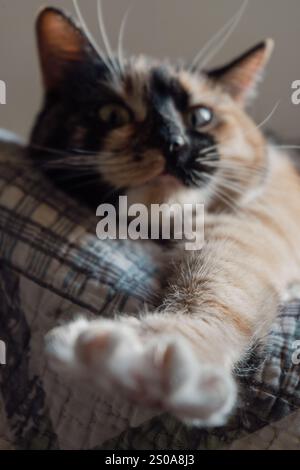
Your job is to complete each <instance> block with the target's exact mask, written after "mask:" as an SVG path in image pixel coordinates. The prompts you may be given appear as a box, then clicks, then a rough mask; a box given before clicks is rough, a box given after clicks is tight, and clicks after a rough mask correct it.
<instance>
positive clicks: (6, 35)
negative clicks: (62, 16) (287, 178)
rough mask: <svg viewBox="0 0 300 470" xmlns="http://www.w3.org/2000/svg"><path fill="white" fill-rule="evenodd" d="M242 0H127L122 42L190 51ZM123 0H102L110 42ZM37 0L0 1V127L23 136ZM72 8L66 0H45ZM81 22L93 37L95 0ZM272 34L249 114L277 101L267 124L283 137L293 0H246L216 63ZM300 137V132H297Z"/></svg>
mask: <svg viewBox="0 0 300 470" xmlns="http://www.w3.org/2000/svg"><path fill="white" fill-rule="evenodd" d="M241 1H242V0H151V1H150V0H133V8H132V11H131V14H130V17H129V21H128V26H127V30H126V35H125V48H126V49H127V50H128V51H130V52H134V53H140V52H144V53H148V54H151V55H154V56H158V57H166V56H169V57H171V58H173V57H185V58H192V57H193V56H194V55H195V54H196V52H197V51H198V50H199V49H200V48H201V46H202V45H203V44H204V43H205V42H206V41H207V40H208V39H209V38H210V37H211V36H212V35H213V34H214V33H215V32H216V31H218V30H219V29H220V27H222V25H223V24H224V23H225V22H226V21H227V20H228V19H229V18H230V17H231V16H232V15H233V14H234V13H235V12H236V10H237V9H238V8H239V7H240V5H241ZM128 3H131V0H103V7H104V14H105V18H106V24H107V29H108V31H109V35H110V37H111V40H112V42H113V44H116V40H117V36H118V30H119V24H120V21H121V19H122V16H123V14H124V12H125V10H126V8H127V5H128ZM45 4H46V2H45V0H0V79H2V80H5V81H6V84H7V104H6V105H0V127H7V128H9V129H11V130H14V131H16V132H18V133H21V134H22V135H27V134H28V131H29V129H30V126H31V123H32V120H33V117H34V114H35V112H36V111H37V109H38V107H39V103H40V99H41V88H40V77H39V71H38V64H37V57H36V47H35V40H34V19H35V16H36V12H37V11H38V10H39V8H40V7H41V6H44V5H45ZM48 4H49V5H55V6H60V7H62V8H64V9H66V10H67V11H69V12H70V13H74V10H73V7H72V2H71V0H62V1H58V0H49V3H48ZM80 4H81V5H82V10H83V12H84V14H85V17H86V21H87V23H88V24H89V25H90V28H91V30H92V31H93V32H94V33H95V36H97V37H99V32H98V29H97V22H96V0H81V1H80ZM266 36H271V37H274V38H275V40H276V43H277V44H276V46H277V47H276V49H275V54H274V57H273V59H272V62H271V64H270V67H269V69H268V74H267V78H266V81H265V83H264V85H263V86H262V87H261V95H260V98H259V99H258V100H257V101H256V102H255V104H254V105H253V114H254V116H255V118H256V119H257V120H258V121H261V120H263V119H264V118H265V117H266V116H267V115H268V114H269V112H270V111H271V110H272V108H273V107H274V105H275V103H276V102H277V101H278V100H281V101H280V107H279V109H278V110H277V112H276V114H275V115H274V117H273V118H272V120H271V122H270V125H272V127H273V128H275V129H276V130H278V131H280V132H281V134H283V135H285V136H286V137H289V138H297V137H298V135H299V134H300V132H299V127H300V105H299V106H298V107H297V106H294V105H292V104H291V83H292V81H294V80H296V79H300V1H299V0H285V1H282V0H249V4H248V7H247V10H246V13H245V15H244V17H243V19H242V21H241V22H240V24H239V26H238V28H237V29H236V31H235V33H234V34H233V35H232V36H231V38H230V40H229V41H228V42H227V43H226V45H225V47H224V48H223V49H222V52H221V53H219V54H218V56H217V57H216V58H215V59H214V61H213V62H212V65H213V64H216V63H222V62H223V61H225V60H227V59H229V58H231V57H232V56H234V55H236V54H238V53H240V52H241V51H243V49H246V48H248V47H249V46H251V45H253V44H254V43H255V42H257V41H259V40H260V39H262V38H264V37H266ZM299 140H300V139H299Z"/></svg>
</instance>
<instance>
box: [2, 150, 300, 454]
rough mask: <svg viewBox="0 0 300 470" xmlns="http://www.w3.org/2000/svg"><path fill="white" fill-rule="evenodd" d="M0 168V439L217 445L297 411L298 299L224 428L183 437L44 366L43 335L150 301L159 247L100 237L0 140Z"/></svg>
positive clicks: (167, 423)
mask: <svg viewBox="0 0 300 470" xmlns="http://www.w3.org/2000/svg"><path fill="white" fill-rule="evenodd" d="M0 167H1V171H0V309H1V316H0V340H2V341H5V343H6V345H7V364H6V365H0V439H2V440H3V441H5V442H9V443H10V444H11V445H14V446H15V447H16V448H26V449H28V448H38V449H58V448H64V449H70V448H74V449H95V448H98V449H166V448H169V449H183V448H188V449H208V448H221V447H224V446H225V445H228V444H229V443H232V442H233V441H234V440H235V439H237V438H241V437H243V436H245V435H247V434H249V433H252V432H254V431H256V430H257V429H259V428H261V427H263V426H264V425H266V424H268V423H270V422H273V421H276V420H278V419H280V418H282V417H284V416H286V415H288V414H290V413H291V412H293V411H295V410H296V409H297V408H299V406H300V385H299V366H298V365H296V364H293V361H292V355H293V353H294V349H293V347H292V346H293V342H294V341H295V340H297V339H300V322H299V321H298V320H299V316H300V303H299V302H298V301H295V302H291V303H289V304H287V305H286V306H284V307H282V309H281V312H280V314H279V316H278V319H277V321H276V323H275V324H274V326H273V330H272V332H271V334H270V348H269V352H268V354H267V358H266V359H265V361H264V363H263V364H262V365H260V367H259V369H257V368H255V370H253V372H252V373H249V374H248V375H247V377H246V378H243V380H242V379H241V399H240V403H239V406H238V408H237V409H236V412H235V414H234V415H233V416H232V419H231V420H230V423H229V424H228V425H227V426H226V428H222V429H216V430H210V431H206V430H194V429H193V430H192V429H188V428H186V427H185V426H183V425H181V424H180V423H179V422H178V421H177V420H175V419H174V418H172V417H171V416H167V415H164V416H157V415H155V414H154V412H152V410H147V409H144V408H139V407H136V406H133V405H131V404H129V403H128V402H126V401H123V400H122V399H121V398H115V397H108V396H106V395H104V394H102V393H100V392H99V391H96V390H94V389H92V388H91V386H90V385H88V384H85V383H80V384H78V383H74V382H72V381H71V379H70V378H68V377H64V378H61V377H58V376H57V375H56V374H55V373H53V372H52V371H51V370H49V369H48V367H47V362H46V358H45V355H44V345H43V338H44V336H45V334H46V333H47V332H48V331H49V330H50V329H52V328H53V327H54V326H57V325H58V324H60V323H62V322H66V321H68V320H70V319H73V318H74V316H76V315H77V314H79V313H80V314H86V315H87V316H90V317H95V316H106V317H111V316H113V315H114V314H115V313H116V312H127V313H130V312H131V313H132V312H136V311H137V310H138V309H141V308H143V306H144V304H145V303H147V304H148V305H150V306H151V305H155V304H157V302H158V298H159V289H160V286H159V282H158V279H159V273H158V272H157V270H156V269H155V267H154V266H153V263H152V261H151V251H152V250H153V249H154V247H153V246H152V245H151V244H149V246H148V244H143V245H142V244H139V243H136V242H134V243H131V242H129V241H122V242H118V241H113V242H112V241H105V242H102V241H99V240H98V239H97V238H96V235H95V228H96V223H97V220H96V218H95V217H94V216H93V215H91V214H90V213H89V212H88V211H86V210H84V209H83V208H80V207H78V205H77V204H76V203H75V202H74V201H72V200H71V199H69V198H68V197H66V196H65V195H63V194H61V193H60V192H58V191H56V190H54V188H53V187H52V186H51V183H50V182H48V181H47V180H46V178H44V177H43V176H42V174H41V173H40V172H39V171H38V170H37V169H34V168H33V167H32V166H31V164H30V162H29V161H28V160H27V159H26V156H25V154H24V151H23V149H22V146H21V145H20V144H17V143H13V142H10V143H8V142H4V141H2V142H0ZM294 362H295V361H294ZM246 391H247V393H246ZM104 423H105V426H103V424H104Z"/></svg>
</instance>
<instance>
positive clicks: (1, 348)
mask: <svg viewBox="0 0 300 470" xmlns="http://www.w3.org/2000/svg"><path fill="white" fill-rule="evenodd" d="M5 364H6V344H5V343H4V341H1V340H0V366H1V365H2V366H3V365H5Z"/></svg>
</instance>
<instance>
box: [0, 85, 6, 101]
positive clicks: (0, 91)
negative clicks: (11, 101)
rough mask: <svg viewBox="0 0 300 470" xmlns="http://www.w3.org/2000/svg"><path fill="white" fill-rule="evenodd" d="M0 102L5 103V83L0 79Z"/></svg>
mask: <svg viewBox="0 0 300 470" xmlns="http://www.w3.org/2000/svg"><path fill="white" fill-rule="evenodd" d="M0 104H6V83H5V82H4V81H3V80H0Z"/></svg>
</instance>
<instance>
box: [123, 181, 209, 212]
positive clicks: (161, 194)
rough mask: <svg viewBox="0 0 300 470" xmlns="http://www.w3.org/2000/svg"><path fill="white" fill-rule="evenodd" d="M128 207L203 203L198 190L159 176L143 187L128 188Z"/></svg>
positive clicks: (202, 196) (201, 193) (202, 195)
mask: <svg viewBox="0 0 300 470" xmlns="http://www.w3.org/2000/svg"><path fill="white" fill-rule="evenodd" d="M126 195H127V197H128V205H131V204H145V205H146V206H147V207H149V206H150V205H151V204H180V205H183V204H196V203H202V202H204V194H203V192H202V190H201V189H199V188H187V187H186V186H184V184H183V183H182V182H181V181H180V180H178V179H177V178H176V177H174V176H171V175H161V176H158V177H157V178H155V179H154V180H152V181H151V182H148V183H146V184H144V185H141V186H138V187H136V188H130V189H129V190H128V191H127V193H126Z"/></svg>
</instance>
